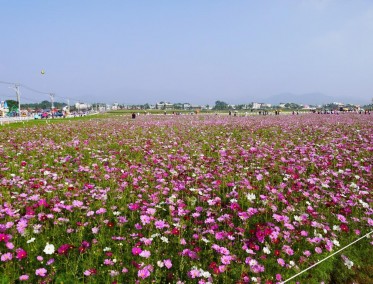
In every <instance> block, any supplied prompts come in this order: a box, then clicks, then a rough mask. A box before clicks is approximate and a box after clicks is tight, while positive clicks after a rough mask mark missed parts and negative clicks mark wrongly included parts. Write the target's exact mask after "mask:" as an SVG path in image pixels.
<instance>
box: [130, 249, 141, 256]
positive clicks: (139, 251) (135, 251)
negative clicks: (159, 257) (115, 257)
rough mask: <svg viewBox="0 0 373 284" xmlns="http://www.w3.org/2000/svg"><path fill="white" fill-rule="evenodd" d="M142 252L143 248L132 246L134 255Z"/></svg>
mask: <svg viewBox="0 0 373 284" xmlns="http://www.w3.org/2000/svg"><path fill="white" fill-rule="evenodd" d="M141 252H142V249H141V248H139V247H133V248H132V254H133V255H139V254H140V253H141Z"/></svg>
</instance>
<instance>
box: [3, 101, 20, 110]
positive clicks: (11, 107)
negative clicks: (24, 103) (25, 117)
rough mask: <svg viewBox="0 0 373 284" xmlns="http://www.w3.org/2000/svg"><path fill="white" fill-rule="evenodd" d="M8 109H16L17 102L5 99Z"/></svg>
mask: <svg viewBox="0 0 373 284" xmlns="http://www.w3.org/2000/svg"><path fill="white" fill-rule="evenodd" d="M6 103H7V105H8V109H9V111H11V110H14V109H18V102H17V101H15V100H6Z"/></svg>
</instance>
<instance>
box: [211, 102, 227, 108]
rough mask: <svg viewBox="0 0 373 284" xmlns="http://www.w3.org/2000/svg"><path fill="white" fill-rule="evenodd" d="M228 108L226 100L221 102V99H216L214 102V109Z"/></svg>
mask: <svg viewBox="0 0 373 284" xmlns="http://www.w3.org/2000/svg"><path fill="white" fill-rule="evenodd" d="M228 108H229V105H228V104H227V103H226V102H222V101H216V102H215V106H214V109H216V110H224V109H228Z"/></svg>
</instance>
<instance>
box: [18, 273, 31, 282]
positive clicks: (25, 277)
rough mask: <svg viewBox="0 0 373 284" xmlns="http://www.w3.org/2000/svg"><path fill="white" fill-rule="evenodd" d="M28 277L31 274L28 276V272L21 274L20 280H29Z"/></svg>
mask: <svg viewBox="0 0 373 284" xmlns="http://www.w3.org/2000/svg"><path fill="white" fill-rule="evenodd" d="M28 279H29V276H28V275H27V274H24V275H21V276H20V277H19V280H20V281H27V280H28Z"/></svg>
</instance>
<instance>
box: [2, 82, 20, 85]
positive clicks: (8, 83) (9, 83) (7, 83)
mask: <svg viewBox="0 0 373 284" xmlns="http://www.w3.org/2000/svg"><path fill="white" fill-rule="evenodd" d="M0 83H1V84H6V85H17V83H12V82H5V81H0Z"/></svg>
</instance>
